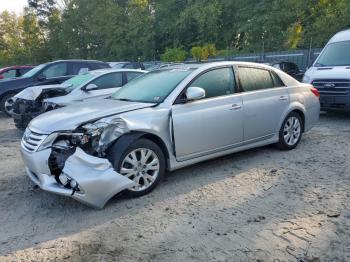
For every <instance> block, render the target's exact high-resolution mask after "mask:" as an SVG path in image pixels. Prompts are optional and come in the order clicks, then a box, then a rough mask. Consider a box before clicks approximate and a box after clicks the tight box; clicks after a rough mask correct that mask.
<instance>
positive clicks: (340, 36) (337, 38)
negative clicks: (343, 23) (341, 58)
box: [328, 29, 350, 43]
mask: <svg viewBox="0 0 350 262" xmlns="http://www.w3.org/2000/svg"><path fill="white" fill-rule="evenodd" d="M342 41H350V29H348V30H344V31H340V32H339V33H337V34H335V35H334V36H333V37H332V38H331V40H329V42H328V43H335V42H342Z"/></svg>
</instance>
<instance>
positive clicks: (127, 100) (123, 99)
mask: <svg viewBox="0 0 350 262" xmlns="http://www.w3.org/2000/svg"><path fill="white" fill-rule="evenodd" d="M115 99H116V100H120V101H126V102H134V101H133V100H131V99H127V98H115Z"/></svg>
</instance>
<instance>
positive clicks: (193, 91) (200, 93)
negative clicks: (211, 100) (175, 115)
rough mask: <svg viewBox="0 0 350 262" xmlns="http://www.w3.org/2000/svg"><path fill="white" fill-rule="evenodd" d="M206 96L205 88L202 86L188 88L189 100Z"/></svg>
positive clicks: (187, 95) (187, 96)
mask: <svg viewBox="0 0 350 262" xmlns="http://www.w3.org/2000/svg"><path fill="white" fill-rule="evenodd" d="M204 97H205V90H204V89H203V88H200V87H194V86H190V87H189V88H187V90H186V98H187V101H194V100H199V99H202V98H204Z"/></svg>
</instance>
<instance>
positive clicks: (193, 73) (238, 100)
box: [21, 62, 320, 208]
mask: <svg viewBox="0 0 350 262" xmlns="http://www.w3.org/2000/svg"><path fill="white" fill-rule="evenodd" d="M319 110H320V104H319V94H318V92H317V90H316V89H315V88H313V87H312V86H311V85H308V84H302V83H299V82H298V81H296V80H295V79H293V78H292V77H290V76H288V75H287V74H285V73H283V72H282V71H280V70H278V69H275V68H272V67H270V66H266V65H261V64H254V63H244V62H216V63H208V64H199V65H196V64H192V65H181V66H179V67H176V68H168V69H164V70H156V71H153V72H150V73H148V74H145V75H143V76H141V77H139V78H137V79H135V80H134V81H132V82H130V83H128V84H127V85H125V86H124V87H123V88H122V89H120V90H119V91H117V92H116V93H115V94H114V95H112V97H111V98H110V99H103V100H100V101H93V102H92V101H91V102H90V103H80V104H79V105H73V106H68V107H66V108H62V109H57V110H55V111H52V112H48V113H45V114H43V115H41V116H39V117H37V118H36V119H34V120H33V121H32V122H31V123H30V124H29V126H28V128H27V130H26V132H25V134H24V136H23V139H22V147H21V148H22V156H23V160H24V162H25V165H26V172H27V174H28V175H29V177H30V178H31V179H32V181H33V182H34V183H36V184H37V185H38V186H40V187H41V188H42V189H44V190H46V191H50V192H53V193H57V194H60V195H65V196H69V197H72V198H74V199H76V200H78V201H81V202H83V203H86V204H88V205H91V206H94V207H96V208H102V207H103V206H104V205H105V204H106V202H107V201H108V200H109V199H110V198H111V197H113V196H114V195H116V194H117V193H119V192H121V191H125V192H126V193H128V194H130V195H131V196H141V195H144V194H147V193H148V192H150V191H151V190H152V189H153V188H154V187H155V186H156V185H157V184H158V183H159V181H160V180H161V178H162V177H163V175H164V173H165V171H172V170H175V169H179V168H182V167H185V166H188V165H192V164H194V163H198V162H201V161H204V160H207V159H211V158H215V157H219V156H223V155H227V154H231V153H234V152H238V151H242V150H246V149H249V148H254V147H260V146H264V145H268V144H276V145H277V146H278V147H279V148H281V149H283V150H290V149H293V148H295V147H296V146H297V145H298V143H299V142H300V139H301V137H302V134H303V132H306V131H308V130H309V129H310V128H312V126H313V125H314V124H315V123H316V122H317V121H318V118H319Z"/></svg>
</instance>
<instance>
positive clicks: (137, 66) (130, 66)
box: [109, 62, 145, 70]
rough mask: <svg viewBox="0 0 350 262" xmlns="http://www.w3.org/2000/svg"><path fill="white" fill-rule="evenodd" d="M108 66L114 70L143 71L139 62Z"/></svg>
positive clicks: (114, 63)
mask: <svg viewBox="0 0 350 262" xmlns="http://www.w3.org/2000/svg"><path fill="white" fill-rule="evenodd" d="M109 65H110V66H111V67H112V68H114V69H120V68H128V69H141V70H145V66H144V65H143V64H142V63H140V62H109Z"/></svg>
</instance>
